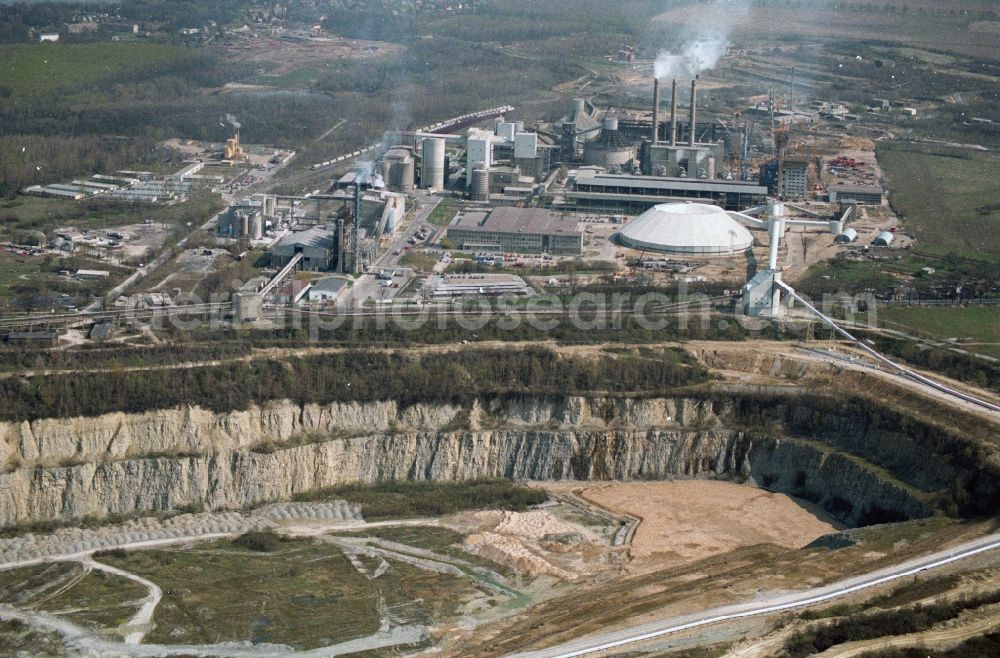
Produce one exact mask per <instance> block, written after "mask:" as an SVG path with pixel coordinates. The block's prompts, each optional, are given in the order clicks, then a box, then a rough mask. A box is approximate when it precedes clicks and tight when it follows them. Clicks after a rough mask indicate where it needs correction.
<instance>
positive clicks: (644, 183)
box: [564, 170, 767, 214]
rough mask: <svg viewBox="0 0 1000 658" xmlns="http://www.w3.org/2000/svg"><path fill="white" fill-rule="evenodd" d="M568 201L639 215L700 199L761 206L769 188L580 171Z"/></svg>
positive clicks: (734, 205) (569, 189)
mask: <svg viewBox="0 0 1000 658" xmlns="http://www.w3.org/2000/svg"><path fill="white" fill-rule="evenodd" d="M564 196H565V198H566V202H567V204H569V205H571V206H573V207H575V208H577V209H578V210H598V211H600V210H604V211H611V210H614V211H619V212H624V213H626V214H639V213H642V212H645V211H646V210H649V209H650V208H652V207H653V206H656V205H659V204H661V203H670V202H680V201H701V202H705V203H710V204H712V205H716V206H719V207H720V208H724V209H726V210H743V209H745V208H750V207H752V206H756V205H760V204H761V203H762V202H763V201H764V198H765V197H766V196H767V188H766V187H763V186H761V185H758V184H756V183H753V182H744V181H728V180H718V179H706V180H702V179H697V178H670V177H661V176H632V175H624V174H605V173H600V172H596V171H593V170H580V171H578V172H576V174H575V175H573V176H572V177H571V179H570V181H569V183H568V184H567V185H566V191H565V193H564Z"/></svg>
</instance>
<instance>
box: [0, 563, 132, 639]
mask: <svg viewBox="0 0 1000 658" xmlns="http://www.w3.org/2000/svg"><path fill="white" fill-rule="evenodd" d="M146 594H147V592H146V588H144V587H142V586H141V585H139V584H138V583H136V582H135V581H132V580H129V579H128V578H122V577H121V576H115V575H112V574H108V573H105V572H103V571H92V572H90V573H87V574H85V573H84V571H83V567H82V566H81V565H80V564H78V563H76V562H55V563H47V564H36V565H32V566H30V567H22V568H20V569H10V570H7V571H0V602H3V603H8V604H12V605H16V606H18V607H22V608H31V609H36V610H44V611H47V612H54V613H55V612H65V611H69V610H73V612H70V613H68V614H67V617H68V618H70V619H72V620H73V621H74V622H76V623H80V624H83V625H84V626H90V627H96V628H99V629H112V628H115V627H117V626H119V625H121V624H122V623H124V622H125V621H127V620H128V619H129V618H130V617H131V616H132V615H133V614H135V611H136V605H135V604H134V602H135V601H137V600H139V599H141V598H143V597H144V596H146Z"/></svg>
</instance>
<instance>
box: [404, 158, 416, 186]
mask: <svg viewBox="0 0 1000 658" xmlns="http://www.w3.org/2000/svg"><path fill="white" fill-rule="evenodd" d="M401 166H402V168H403V170H402V174H401V179H402V189H403V192H412V191H413V181H414V179H415V178H414V173H415V172H414V170H415V167H414V163H413V158H407V159H405V160H403V162H402V163H401Z"/></svg>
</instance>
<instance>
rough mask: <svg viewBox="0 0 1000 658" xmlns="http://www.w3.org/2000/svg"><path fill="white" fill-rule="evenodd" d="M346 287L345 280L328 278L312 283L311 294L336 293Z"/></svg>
mask: <svg viewBox="0 0 1000 658" xmlns="http://www.w3.org/2000/svg"><path fill="white" fill-rule="evenodd" d="M346 285H347V280H346V279H343V278H341V277H336V276H330V277H327V278H325V279H320V280H319V281H316V282H314V283H313V286H312V288H311V290H312V291H313V292H337V291H339V290H340V289H341V288H343V287H344V286H346Z"/></svg>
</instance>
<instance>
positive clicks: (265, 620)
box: [100, 541, 379, 648]
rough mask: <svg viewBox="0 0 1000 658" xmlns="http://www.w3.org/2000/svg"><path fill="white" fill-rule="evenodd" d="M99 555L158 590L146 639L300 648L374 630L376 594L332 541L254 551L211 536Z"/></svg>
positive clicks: (361, 635)
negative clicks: (180, 545) (183, 545)
mask: <svg viewBox="0 0 1000 658" xmlns="http://www.w3.org/2000/svg"><path fill="white" fill-rule="evenodd" d="M100 560H101V561H102V562H105V563H107V564H111V565H114V566H116V567H119V568H122V569H126V570H128V571H130V572H132V573H135V574H138V575H141V576H144V577H146V578H149V579H150V580H152V581H153V582H155V583H157V584H158V585H160V586H161V587H162V588H163V593H164V596H163V600H162V601H161V602H160V604H159V606H157V609H156V616H155V618H154V619H155V621H156V628H155V629H154V630H153V632H152V633H151V634H150V635H149V636H148V637H147V640H148V641H150V642H166V643H178V642H184V643H200V642H207V643H211V642H225V641H247V640H249V641H252V642H278V643H287V644H290V645H292V646H295V647H299V648H302V647H315V646H320V645H323V644H332V643H335V642H340V641H344V640H348V639H352V638H356V637H363V636H365V635H369V634H371V633H374V632H375V631H376V630H378V624H379V616H378V611H377V603H378V601H377V597H376V592H375V591H374V589H373V588H372V587H371V586H370V584H369V583H368V581H367V579H365V577H364V576H362V575H361V574H359V573H358V571H357V570H356V569H355V568H354V567H353V566H351V563H350V562H348V560H347V558H346V557H344V555H343V553H341V551H340V550H339V549H337V548H336V547H334V546H330V545H326V544H319V543H313V542H312V541H285V542H281V546H280V547H279V548H278V549H277V550H275V551H273V552H257V551H253V550H250V549H247V548H242V547H240V546H237V545H236V544H235V543H234V542H232V541H217V542H211V543H205V544H198V545H197V546H196V547H195V548H193V549H191V550H154V551H130V552H127V553H125V554H124V555H119V554H116V555H107V556H104V557H102V558H100Z"/></svg>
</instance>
